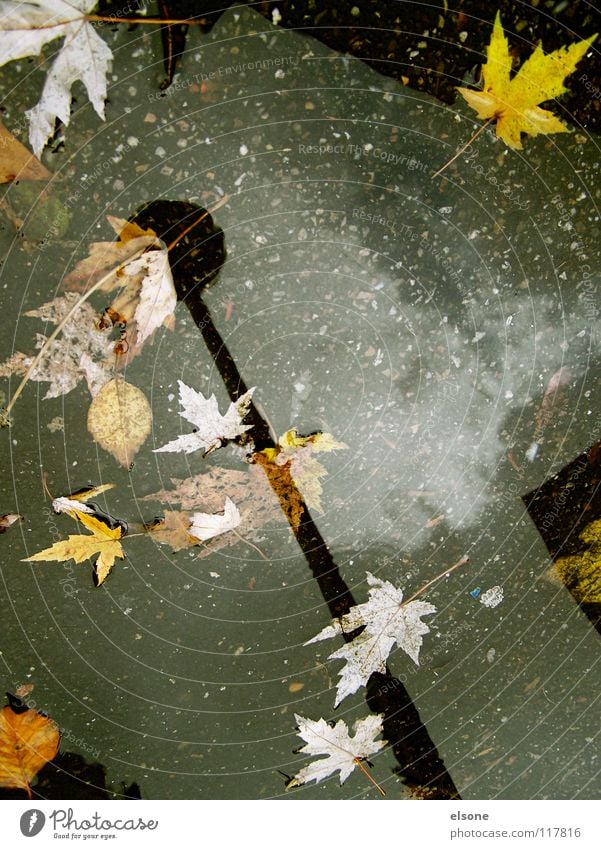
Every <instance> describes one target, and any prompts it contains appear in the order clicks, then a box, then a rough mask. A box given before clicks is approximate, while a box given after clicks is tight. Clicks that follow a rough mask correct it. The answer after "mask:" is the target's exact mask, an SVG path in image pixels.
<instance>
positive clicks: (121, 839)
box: [0, 799, 601, 849]
mask: <svg viewBox="0 0 601 849" xmlns="http://www.w3.org/2000/svg"><path fill="white" fill-rule="evenodd" d="M391 803H392V804H391ZM351 807H354V808H356V810H355V812H354V813H353V812H352V811H351V810H350V808H351ZM600 807H601V805H600V804H599V803H598V802H588V801H584V802H579V801H577V802H568V801H561V802H556V801H542V802H531V801H495V802H434V801H430V802H428V801H402V800H396V803H395V800H392V799H388V800H382V801H340V802H332V801H328V802H326V801H323V802H320V801H306V802H304V801H300V800H299V801H293V800H290V801H289V802H285V801H264V802H257V801H233V800H231V801H213V802H209V801H179V800H178V801H153V802H150V801H144V800H142V801H112V802H103V801H99V802H87V801H85V802H81V801H72V802H69V801H61V802H40V801H38V800H34V801H32V802H22V801H18V802H16V801H5V802H3V803H0V834H1V835H2V845H3V846H7V847H10V849H14V847H23V846H29V847H30V849H34V848H35V849H42V848H43V847H49V846H54V847H56V846H60V845H65V844H66V842H67V841H69V842H70V843H79V844H80V845H81V844H86V845H90V843H92V842H93V841H94V842H95V845H97V846H98V845H106V844H109V845H113V846H115V847H119V849H128V847H130V846H132V847H142V846H144V847H153V846H157V847H158V846H163V847H165V846H166V841H170V846H172V847H174V846H176V841H179V844H180V845H181V846H189V845H191V842H192V841H193V845H194V846H200V847H204V846H206V847H210V849H222V847H223V849H229V847H236V846H249V844H250V845H251V846H253V845H255V844H256V845H258V846H260V847H261V849H282V847H284V849H308V847H311V845H315V846H331V847H335V846H343V845H345V844H349V843H350V844H351V845H352V846H353V847H354V849H363V847H364V849H370V847H374V846H380V847H386V845H388V844H389V845H390V846H391V847H398V846H401V845H403V846H406V845H407V844H408V841H410V840H415V842H416V844H417V843H418V842H419V844H421V845H425V846H428V847H429V846H433V847H436V849H439V847H447V846H449V847H473V849H482V847H484V846H488V845H490V847H491V849H492V847H498V848H499V849H501V847H523V849H527V847H530V849H534V847H537V846H538V847H557V849H559V847H561V849H566V847H577V849H598V847H599V846H600V845H601V843H600V837H599V809H600ZM308 808H311V810H310V811H309V810H308Z"/></svg>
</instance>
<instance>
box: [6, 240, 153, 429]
mask: <svg viewBox="0 0 601 849" xmlns="http://www.w3.org/2000/svg"><path fill="white" fill-rule="evenodd" d="M144 251H145V248H140V249H139V250H137V251H136V252H135V253H134V254H133V255H132V256H130V257H128V258H127V260H125V261H124V262H122V263H120V264H119V265H118V266H117V268H113V269H111V271H109V272H107V274H105V275H104V277H101V278H100V280H98V281H97V282H96V283H94V285H93V286H92V287H91V288H90V289H88V291H87V292H85V293H84V294H83V295H82V296H81V298H79V299H78V300H77V301H76V302H75V303H74V304H73V306H72V307H71V309H70V310H69V312H68V313H67V314H66V315H65V317H64V318H63V319H62V321H60V322H59V323H58V324H57V325H56V327H55V328H54V330H53V331H52V333H51V334H50V336H49V337H48V338H47V339H46V341H45V342H44V344H43V345H42V347H41V348H40V350H39V351H38V353H37V356H36V357H35V358H34V359H33V360H32V362H31V363H30V365H29V368H28V369H27V371H26V372H25V374H24V375H23V379H22V380H21V383H20V384H19V385H18V386H17V388H16V390H15V392H14V393H13V395H12V397H11V399H10V402H9V404H8V406H7V407H6V410H5V414H6V416H8V415H9V413H10V411H11V410H12V408H13V407H14V406H15V404H16V402H17V399H18V398H19V396H20V395H21V393H22V392H23V390H24V389H25V387H26V385H27V383H28V382H29V378H30V377H31V374H32V372H33V371H34V369H35V368H37V366H38V365H39V364H40V361H41V359H42V357H43V356H44V354H45V353H46V351H47V350H48V348H49V346H50V345H51V343H52V342H54V340H55V339H56V337H57V336H58V334H59V333H60V332H61V331H62V330H63V328H64V327H65V325H66V323H67V322H68V321H69V319H70V318H71V316H72V315H73V313H74V312H75V311H76V310H78V309H79V307H80V306H81V305H82V304H83V303H85V301H87V300H88V298H89V297H90V295H92V294H93V293H94V292H97V291H98V289H100V288H101V287H102V286H103V284H104V283H106V281H107V280H109V279H110V278H111V277H112V276H113V275H114V274H116V273H117V272H118V271H119V270H120V269H121V268H122V267H123V266H124V265H125V264H126V262H131V261H132V260H133V259H136V258H137V257H138V256H141V255H142V254H143V253H144Z"/></svg>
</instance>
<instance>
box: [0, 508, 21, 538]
mask: <svg viewBox="0 0 601 849" xmlns="http://www.w3.org/2000/svg"><path fill="white" fill-rule="evenodd" d="M22 518H23V516H19V514H18V513H6V514H5V515H4V516H0V534H5V533H6V531H7V530H8V529H9V528H10V526H11V525H14V523H15V522H18V521H19V520H20V519H22Z"/></svg>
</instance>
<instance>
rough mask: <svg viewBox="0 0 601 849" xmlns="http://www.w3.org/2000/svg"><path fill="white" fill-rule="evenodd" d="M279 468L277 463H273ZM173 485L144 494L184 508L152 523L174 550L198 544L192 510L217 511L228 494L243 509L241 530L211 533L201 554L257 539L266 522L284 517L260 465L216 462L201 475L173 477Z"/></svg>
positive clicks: (146, 498) (153, 499)
mask: <svg viewBox="0 0 601 849" xmlns="http://www.w3.org/2000/svg"><path fill="white" fill-rule="evenodd" d="M274 468H276V469H277V467H274ZM171 483H172V485H173V487H174V488H173V489H163V490H160V491H159V492H155V493H153V494H152V495H147V496H145V497H144V498H142V499H141V500H142V501H159V502H161V504H179V505H181V507H182V508H183V509H182V511H181V512H178V511H173V510H165V511H164V514H165V518H164V521H163V523H158V524H156V525H153V526H151V528H150V529H151V530H152V532H153V534H154V533H156V534H157V539H158V541H159V542H165V543H168V544H169V545H172V546H178V547H177V548H176V547H174V548H173V550H174V551H178V550H179V549H181V548H187V547H189V546H190V545H198V541H194V540H193V538H192V537H190V536H189V534H188V528H189V518H190V516H191V512H190V511H198V510H199V509H202V511H203V512H205V513H217V512H218V511H219V510H221V509H222V508H223V503H224V501H225V498H226V497H230V496H231V500H232V501H233V502H234V503H235V504H236V506H237V508H238V510H239V512H240V525H239V529H238V530H239V533H240V536H238V535H237V534H222V535H220V536H217V537H212V538H211V539H210V540H208V541H207V543H206V544H205V545H203V546H202V548H200V549H199V553H198V556H199V557H201V558H202V557H207V556H208V555H209V554H211V553H213V552H214V551H217V550H219V549H220V548H223V547H225V546H230V545H237V544H238V543H240V542H241V541H242V539H244V540H245V541H246V542H249V541H250V540H253V539H257V538H258V537H259V536H260V532H261V530H262V529H263V527H264V526H265V525H266V524H269V523H280V524H281V523H282V522H283V521H284V517H283V515H282V511H281V509H280V505H279V503H278V499H277V497H276V495H275V494H274V492H273V490H272V488H271V486H270V485H269V482H268V480H267V477H266V476H265V474H264V473H263V470H262V469H261V468H260V467H259V466H254V465H251V466H247V467H245V468H244V470H239V469H221V468H219V467H218V466H213V467H211V468H209V469H207V470H206V471H204V472H201V473H200V474H198V475H193V476H192V477H190V478H185V479H183V480H180V479H177V478H172V479H171Z"/></svg>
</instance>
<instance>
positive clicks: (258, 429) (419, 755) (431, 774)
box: [130, 200, 459, 798]
mask: <svg viewBox="0 0 601 849" xmlns="http://www.w3.org/2000/svg"><path fill="white" fill-rule="evenodd" d="M130 220H132V221H135V222H136V224H138V225H139V226H140V227H142V228H144V229H147V228H149V227H150V228H152V230H154V232H155V233H156V234H157V236H159V237H160V238H161V239H163V241H164V242H165V243H166V244H168V245H170V246H171V248H170V252H169V257H170V264H171V268H172V272H173V280H174V284H175V288H176V291H177V296H178V300H179V301H181V302H183V303H185V305H186V306H187V308H188V310H189V312H190V315H191V316H192V318H193V319H194V322H195V323H196V326H197V327H198V329H199V330H200V332H201V334H202V337H203V339H204V341H205V344H206V346H207V348H208V351H209V353H210V355H211V357H212V359H213V361H214V363H215V366H216V367H217V370H218V371H219V374H220V375H221V378H222V380H223V382H224V384H225V387H226V389H227V392H228V394H229V396H230V398H231V400H232V401H234V402H235V401H237V400H238V398H239V397H240V396H241V395H243V394H244V393H245V392H247V390H248V387H247V386H246V383H245V381H244V379H243V377H242V375H241V374H240V372H239V370H238V367H237V365H236V362H235V361H234V359H233V357H232V355H231V354H230V352H229V350H228V348H227V345H226V344H225V342H224V340H223V338H222V337H221V335H220V333H219V331H218V330H217V328H216V327H215V324H214V322H213V318H212V316H211V313H210V310H209V308H208V307H207V305H206V304H205V302H204V300H203V297H202V292H203V290H204V289H205V288H206V287H208V286H210V285H211V284H212V283H214V282H215V280H216V278H217V276H218V274H219V271H220V269H221V267H222V266H223V264H224V262H225V258H226V251H225V244H224V235H223V231H222V230H221V228H220V227H217V226H216V225H215V224H214V222H213V219H212V217H211V216H210V215H209V214H207V213H206V211H205V210H203V209H201V208H199V207H196V206H194V205H193V204H190V203H187V202H183V201H169V200H157V201H152V202H150V203H147V204H145V205H144V206H143V207H141V208H140V210H139V211H138V212H137V213H136V214H135V215H134V216H132V218H131V219H130ZM245 422H246V423H247V424H250V425H252V434H253V440H254V445H255V451H262V450H263V449H265V448H275V447H276V445H275V443H274V441H273V438H272V435H271V433H270V428H269V425H268V422H267V420H266V418H265V417H263V416H262V415H261V413H259V411H258V409H257V407H256V406H255V404H253V403H251V404H250V408H249V411H248V414H247V416H246V418H245ZM263 468H264V469H265V471H266V474H267V478H268V480H269V482H270V484H271V486H272V487H273V488H274V491H275V492H276V494H277V495H278V497H279V498H280V504H282V497H281V491H282V480H281V478H282V475H284V476H286V474H287V477H288V478H289V480H286V481H285V486H286V488H288V489H289V491H291V492H294V496H295V498H297V499H298V500H299V501H300V503H301V504H302V507H303V509H302V515H301V518H300V522H299V523H298V525H296V526H295V525H294V523H292V522H291V523H290V527H291V530H292V532H293V534H294V536H295V538H296V541H297V543H298V545H299V547H300V549H301V551H302V552H303V555H304V557H305V560H306V561H307V564H308V566H309V568H310V569H311V571H312V573H313V577H314V578H315V580H316V581H317V584H318V586H319V589H320V591H321V593H322V596H323V598H324V600H325V602H326V604H327V605H328V608H329V610H330V613H331V615H332V617H334V618H338V617H340V616H343V615H344V614H347V613H348V612H349V611H350V609H351V607H354V606H355V605H356V602H355V599H354V598H353V596H352V594H351V592H350V590H349V588H348V587H347V585H346V583H345V581H344V580H343V578H342V576H341V575H340V572H339V570H338V567H337V565H336V563H335V562H334V560H333V558H332V555H331V553H330V551H329V549H328V546H327V544H326V542H325V540H324V539H323V537H322V536H321V533H320V531H319V529H318V527H317V526H316V524H315V522H314V521H313V519H312V517H311V514H310V513H309V510H308V508H307V505H306V504H305V503H304V500H303V498H302V495H301V494H300V492H298V490H297V488H296V486H295V484H294V481H293V480H292V478H291V476H290V473H289V471H288V472H287V471H286V468H287V467H279V466H274V469H277V479H276V478H275V476H272V477H270V475H269V470H268V468H266V466H263ZM276 483H277V486H276ZM282 506H283V505H282ZM284 514H285V515H287V514H286V510H284ZM355 636H357V632H356V631H355V632H352V633H349V634H345V635H344V638H345V640H352V639H353V638H354V637H355ZM366 699H367V703H368V705H369V707H370V709H371V710H372V711H373V712H374V713H381V714H383V716H384V736H385V737H386V739H387V740H388V741H389V743H390V744H391V747H392V750H393V752H394V755H395V757H396V759H397V761H398V763H399V766H398V768H397V772H398V774H399V775H400V776H401V777H402V778H403V779H404V780H405V781H406V783H407V784H408V785H409V786H411V787H413V788H415V789H416V790H417V791H418V793H420V792H421V794H423V793H427V795H428V796H430V797H432V798H458V796H459V794H458V792H457V789H456V787H455V785H454V783H453V780H452V778H451V776H450V775H449V773H448V772H447V771H446V768H445V766H444V764H443V762H442V760H441V759H440V757H439V755H438V752H437V750H436V747H435V745H434V743H433V742H432V740H431V738H430V736H429V734H428V731H427V729H426V727H425V726H424V725H423V723H422V722H421V719H420V716H419V713H418V711H417V708H416V707H415V705H414V704H413V702H412V701H411V697H410V696H409V693H408V692H407V690H406V689H405V687H404V686H403V684H402V683H401V682H400V681H399V680H398V679H397V678H395V677H394V676H393V675H392V674H391V673H390V671H389V670H388V668H387V669H386V673H385V674H380V673H373V674H372V676H371V677H370V679H369V681H368V683H367V689H366Z"/></svg>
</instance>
